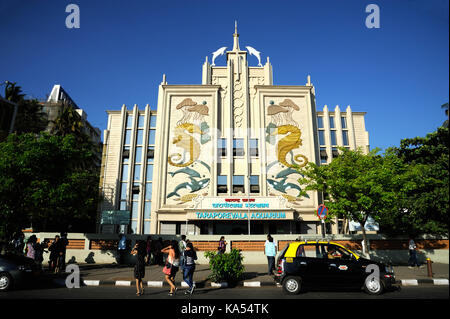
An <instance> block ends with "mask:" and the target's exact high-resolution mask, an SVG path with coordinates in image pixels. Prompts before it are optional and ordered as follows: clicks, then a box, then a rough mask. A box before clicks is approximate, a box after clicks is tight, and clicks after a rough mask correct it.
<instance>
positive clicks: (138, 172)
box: [134, 164, 141, 181]
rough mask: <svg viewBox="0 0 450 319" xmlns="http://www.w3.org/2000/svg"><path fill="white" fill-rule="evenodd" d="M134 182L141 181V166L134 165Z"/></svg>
mask: <svg viewBox="0 0 450 319" xmlns="http://www.w3.org/2000/svg"><path fill="white" fill-rule="evenodd" d="M134 180H135V181H140V180H141V164H135V165H134Z"/></svg>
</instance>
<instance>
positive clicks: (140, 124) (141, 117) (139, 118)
mask: <svg viewBox="0 0 450 319" xmlns="http://www.w3.org/2000/svg"><path fill="white" fill-rule="evenodd" d="M144 120H145V116H144V115H139V117H138V127H144V123H145V121H144Z"/></svg>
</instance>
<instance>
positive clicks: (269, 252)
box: [264, 235, 277, 275]
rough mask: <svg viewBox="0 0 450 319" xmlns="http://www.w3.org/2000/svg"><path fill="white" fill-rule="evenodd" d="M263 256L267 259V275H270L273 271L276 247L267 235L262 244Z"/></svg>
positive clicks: (271, 238)
mask: <svg viewBox="0 0 450 319" xmlns="http://www.w3.org/2000/svg"><path fill="white" fill-rule="evenodd" d="M264 254H265V255H266V257H267V264H268V271H267V274H268V275H272V274H273V273H272V272H273V270H275V256H276V254H277V247H276V246H275V243H274V242H273V237H272V236H270V235H267V240H266V242H265V244H264Z"/></svg>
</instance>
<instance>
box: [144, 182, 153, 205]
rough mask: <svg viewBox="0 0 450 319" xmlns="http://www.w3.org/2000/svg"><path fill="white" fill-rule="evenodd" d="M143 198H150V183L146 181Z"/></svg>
mask: <svg viewBox="0 0 450 319" xmlns="http://www.w3.org/2000/svg"><path fill="white" fill-rule="evenodd" d="M145 200H150V201H151V200H152V183H147V186H146V187H145Z"/></svg>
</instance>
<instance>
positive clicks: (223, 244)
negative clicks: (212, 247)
mask: <svg viewBox="0 0 450 319" xmlns="http://www.w3.org/2000/svg"><path fill="white" fill-rule="evenodd" d="M226 250H227V242H226V241H225V237H224V236H222V237H220V240H219V247H218V248H217V251H218V253H219V254H223V253H225V251H226Z"/></svg>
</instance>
